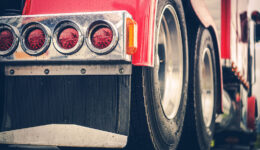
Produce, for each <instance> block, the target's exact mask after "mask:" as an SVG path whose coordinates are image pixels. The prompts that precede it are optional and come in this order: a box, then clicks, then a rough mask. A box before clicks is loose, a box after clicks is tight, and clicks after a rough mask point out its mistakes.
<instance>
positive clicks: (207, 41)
mask: <svg viewBox="0 0 260 150" xmlns="http://www.w3.org/2000/svg"><path fill="white" fill-rule="evenodd" d="M196 40H197V41H196V43H197V44H196V47H195V64H194V80H193V81H194V108H195V109H194V110H195V112H194V113H195V123H196V130H197V136H198V137H197V138H198V142H199V147H200V148H201V149H203V150H204V149H205V150H208V149H210V144H211V140H212V138H213V133H214V129H215V118H216V116H215V114H216V99H217V80H216V77H217V75H216V58H215V52H214V45H213V40H212V37H211V35H210V32H209V31H208V30H207V29H205V28H203V27H200V28H199V30H198V34H197V38H196ZM206 47H208V48H209V50H210V54H211V58H212V69H213V83H214V86H213V88H214V107H213V114H212V121H211V124H210V126H209V127H207V126H206V125H205V123H204V118H203V113H202V98H201V86H200V80H203V79H200V75H199V69H200V66H201V65H202V64H201V61H200V60H201V57H202V56H203V53H204V49H205V48H206Z"/></svg>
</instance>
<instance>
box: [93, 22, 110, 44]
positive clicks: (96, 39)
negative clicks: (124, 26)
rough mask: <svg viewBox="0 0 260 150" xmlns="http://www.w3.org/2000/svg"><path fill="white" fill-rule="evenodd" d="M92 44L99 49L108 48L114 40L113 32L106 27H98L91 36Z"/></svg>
mask: <svg viewBox="0 0 260 150" xmlns="http://www.w3.org/2000/svg"><path fill="white" fill-rule="evenodd" d="M90 38H91V43H92V44H93V46H95V47H96V48H98V49H103V48H106V47H108V46H109V45H110V44H111V42H112V40H113V31H112V29H111V28H109V27H106V26H98V27H97V28H95V29H94V30H93V31H92V34H91V35H90Z"/></svg>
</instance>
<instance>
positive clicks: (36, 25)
mask: <svg viewBox="0 0 260 150" xmlns="http://www.w3.org/2000/svg"><path fill="white" fill-rule="evenodd" d="M35 28H39V29H41V30H42V31H43V32H44V34H45V43H44V44H43V46H42V48H40V49H38V50H31V49H29V48H28V47H27V46H26V43H25V39H26V36H27V35H28V33H29V32H30V31H32V30H33V29H35ZM50 37H51V36H50V31H49V29H48V28H47V27H46V26H44V25H43V24H41V23H37V22H32V23H30V24H28V25H26V26H25V27H24V28H23V29H22V36H21V46H22V49H23V51H24V52H25V53H27V54H29V55H32V56H39V55H41V54H43V53H45V52H46V51H47V49H48V48H49V46H50V42H51V38H50Z"/></svg>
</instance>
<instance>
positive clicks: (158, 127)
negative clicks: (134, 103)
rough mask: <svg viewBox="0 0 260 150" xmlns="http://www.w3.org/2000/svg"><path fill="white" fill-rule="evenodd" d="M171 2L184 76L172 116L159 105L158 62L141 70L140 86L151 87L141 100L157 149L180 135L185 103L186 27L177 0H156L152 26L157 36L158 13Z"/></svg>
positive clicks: (173, 143) (173, 145) (174, 144)
mask: <svg viewBox="0 0 260 150" xmlns="http://www.w3.org/2000/svg"><path fill="white" fill-rule="evenodd" d="M169 4H170V5H172V6H173V8H174V9H175V12H176V14H177V16H178V19H179V24H180V29H181V37H182V45H183V54H184V58H183V65H184V67H185V68H184V70H183V73H184V76H183V88H182V93H181V99H182V100H181V102H180V106H179V110H178V112H177V114H176V116H175V117H174V118H173V119H168V118H167V117H166V116H165V114H164V112H163V108H162V105H161V94H160V83H159V80H158V74H157V69H158V66H156V65H155V66H154V68H146V69H145V70H144V86H150V87H151V91H150V92H149V91H146V94H148V95H147V98H146V99H145V103H146V104H147V108H146V111H147V115H148V116H149V117H148V124H150V129H149V130H150V132H151V134H152V135H151V137H152V140H153V143H155V144H154V145H155V147H156V148H157V149H169V148H176V147H177V145H178V142H179V139H180V135H181V131H182V127H183V122H184V116H185V110H186V103H187V90H188V46H187V45H188V44H187V41H188V40H187V31H186V23H185V17H184V10H183V8H182V4H181V1H179V0H177V1H168V0H159V1H158V7H157V14H156V29H155V37H157V34H159V33H157V31H158V27H159V23H160V22H159V21H160V16H161V14H162V11H163V10H164V8H165V6H167V5H169ZM154 49H155V51H154V53H155V54H154V62H155V63H154V64H157V63H156V62H157V61H158V60H157V59H156V55H157V53H158V52H157V38H155V42H154Z"/></svg>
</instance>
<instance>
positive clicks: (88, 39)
mask: <svg viewBox="0 0 260 150" xmlns="http://www.w3.org/2000/svg"><path fill="white" fill-rule="evenodd" d="M99 26H107V27H109V28H110V29H111V30H112V32H113V39H112V41H111V43H110V45H109V46H108V47H106V48H103V49H99V48H96V47H95V46H94V45H93V44H92V42H91V34H92V32H93V30H94V29H95V28H97V27H99ZM118 39H119V36H118V31H117V29H116V27H115V26H114V25H113V24H112V23H110V22H109V21H107V20H96V21H94V22H92V23H91V24H90V26H89V27H88V28H87V32H86V43H87V46H88V47H89V49H90V50H91V51H92V52H94V53H96V54H98V55H102V54H108V53H110V52H112V51H113V50H114V48H115V46H116V45H117V42H118Z"/></svg>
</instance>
